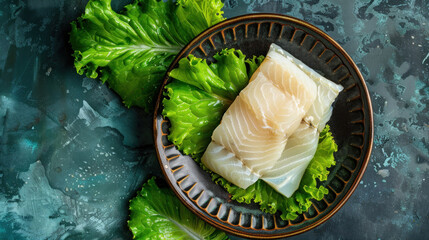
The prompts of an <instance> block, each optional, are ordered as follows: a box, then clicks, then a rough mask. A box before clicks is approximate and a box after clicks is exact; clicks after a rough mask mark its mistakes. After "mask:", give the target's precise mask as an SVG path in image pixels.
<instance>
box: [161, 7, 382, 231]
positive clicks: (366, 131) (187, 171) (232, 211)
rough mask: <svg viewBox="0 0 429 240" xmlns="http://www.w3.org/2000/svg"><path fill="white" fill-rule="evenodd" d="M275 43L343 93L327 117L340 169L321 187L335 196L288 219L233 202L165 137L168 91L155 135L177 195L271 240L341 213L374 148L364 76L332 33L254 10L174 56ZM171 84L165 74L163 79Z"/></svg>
mask: <svg viewBox="0 0 429 240" xmlns="http://www.w3.org/2000/svg"><path fill="white" fill-rule="evenodd" d="M271 43H276V44H277V45H279V46H281V47H282V48H283V49H285V50H287V51H288V52H290V53H291V54H292V55H294V56H295V57H297V58H298V59H300V60H301V61H303V62H304V63H305V64H307V65H308V66H310V67H312V68H313V69H315V70H317V71H319V72H320V73H321V74H322V75H324V76H325V77H327V78H328V79H330V80H332V81H334V82H336V83H340V84H341V85H343V86H344V90H343V91H342V92H341V93H340V95H339V96H338V99H337V101H336V103H335V105H334V111H333V115H332V117H331V120H330V121H329V123H328V124H329V125H330V126H331V130H332V133H333V136H334V139H335V141H336V143H337V144H338V152H337V153H336V154H335V159H336V162H337V164H336V166H335V167H334V168H333V169H332V171H331V173H330V174H329V177H328V180H327V181H326V182H323V183H322V185H323V186H325V187H327V188H328V189H329V193H328V194H327V195H326V196H325V198H324V199H322V200H321V201H314V202H313V205H312V206H311V207H310V209H309V211H308V212H307V213H305V214H302V215H300V216H299V217H298V218H297V219H296V220H294V221H282V220H281V219H280V217H279V214H278V213H277V214H274V215H270V214H266V213H263V212H262V211H260V210H259V206H258V205H256V204H241V203H237V202H235V201H231V200H230V198H229V196H228V193H227V192H226V191H225V190H224V189H223V188H222V187H220V186H219V185H216V184H215V183H214V182H212V181H211V177H210V175H209V174H208V173H207V172H205V171H204V170H202V169H201V168H200V167H199V166H198V164H196V163H195V162H194V160H193V159H192V158H191V157H189V156H186V155H182V153H181V152H179V151H178V150H177V148H176V147H175V146H174V145H173V144H172V143H171V142H169V141H168V140H167V135H168V128H169V122H168V119H164V118H163V117H162V115H161V112H162V109H163V106H162V98H163V95H162V91H161V93H160V94H159V97H158V101H157V104H156V109H155V115H154V136H155V144H156V149H157V154H158V159H159V163H160V165H161V167H162V169H163V172H164V175H165V177H166V179H167V181H168V183H169V184H170V186H171V188H172V189H173V190H174V192H175V194H176V195H177V196H178V197H179V199H180V200H181V201H182V202H183V203H184V204H185V205H186V206H187V207H188V208H189V209H190V210H192V212H194V213H195V214H197V215H198V216H199V217H201V218H202V219H204V220H205V221H207V222H208V223H210V224H212V225H213V226H215V227H217V228H220V229H222V230H224V231H226V232H229V233H231V234H234V235H238V236H242V237H249V238H257V239H272V238H280V237H287V236H291V235H295V234H299V233H302V232H304V231H307V230H309V229H312V228H314V227H316V226H317V225H319V224H321V223H323V222H324V221H326V220H327V219H328V218H330V217H331V216H332V215H333V214H334V213H336V212H337V211H338V210H339V209H340V208H341V207H342V206H343V205H344V203H345V202H346V201H347V199H348V198H349V197H350V195H351V194H352V193H353V191H354V190H355V189H356V187H357V185H358V184H359V181H360V179H361V178H362V175H363V173H364V171H365V169H366V166H367V164H368V161H369V157H370V154H371V149H372V141H373V134H374V133H373V117H372V107H371V100H370V97H369V94H368V90H367V88H366V86H365V81H364V79H363V78H362V75H361V73H360V72H359V70H358V68H357V67H356V65H355V63H354V62H353V61H352V59H351V58H350V57H349V55H348V54H347V53H346V52H345V51H344V50H343V49H342V48H341V47H340V45H339V44H338V43H336V42H335V41H334V40H333V39H332V38H330V37H329V36H328V35H327V34H326V33H324V32H322V31H321V30H320V29H318V28H316V27H314V26H313V25H311V24H309V23H306V22H304V21H302V20H299V19H296V18H292V17H288V16H282V15H275V14H252V15H246V16H241V17H236V18H233V19H229V20H227V21H224V22H222V23H219V24H217V25H215V26H213V27H211V28H210V29H208V30H206V31H205V32H203V33H201V34H200V35H199V36H197V37H196V38H195V39H194V40H193V41H192V42H190V43H189V44H188V45H187V46H186V47H185V48H184V49H183V50H182V51H181V52H180V53H179V54H178V55H177V57H176V59H175V60H174V61H173V63H172V64H171V66H170V68H169V70H168V72H170V71H171V70H172V69H173V68H176V67H177V63H178V61H179V59H181V58H182V57H186V56H187V55H188V54H193V55H195V56H196V57H200V58H205V59H207V60H208V61H212V60H213V58H212V56H213V55H214V54H215V53H217V52H218V51H220V50H221V49H224V48H236V49H240V50H241V51H242V52H243V53H244V54H246V56H252V55H266V53H267V52H268V49H269V46H270V44H271ZM168 81H170V78H169V77H168V76H166V77H165V80H164V83H163V88H164V86H165V84H166V83H167V82H168Z"/></svg>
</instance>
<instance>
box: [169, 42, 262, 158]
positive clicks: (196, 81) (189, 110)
mask: <svg viewBox="0 0 429 240" xmlns="http://www.w3.org/2000/svg"><path fill="white" fill-rule="evenodd" d="M214 59H215V60H216V62H214V63H211V64H207V62H206V61H205V60H202V59H200V58H196V57H195V56H193V55H189V56H188V57H187V58H182V59H181V60H180V61H179V67H178V68H176V69H173V70H172V71H171V73H170V76H171V77H172V78H174V79H175V80H173V81H172V82H171V83H169V84H167V86H166V87H165V88H166V90H167V91H166V93H165V95H166V98H164V100H163V104H164V109H163V112H162V114H163V116H164V117H168V119H169V120H170V123H171V128H170V134H169V135H168V139H169V140H170V141H171V142H173V143H174V144H175V145H176V146H177V147H178V148H179V150H181V151H183V152H184V153H185V154H190V155H192V156H194V157H197V158H198V156H199V155H201V154H202V153H204V151H205V149H206V148H207V145H208V144H209V143H210V137H211V135H212V133H213V131H214V129H215V128H216V127H217V125H219V123H220V120H221V118H222V115H223V113H224V112H225V111H226V109H228V107H229V105H231V103H232V102H233V101H234V99H235V97H236V96H237V95H238V93H239V92H240V91H241V89H243V88H244V87H245V86H246V85H247V83H248V82H249V78H250V77H251V76H252V74H253V72H254V71H255V70H256V68H257V67H255V66H259V64H261V62H262V60H263V56H260V57H253V58H252V59H246V58H245V56H244V54H243V53H242V52H241V51H240V50H234V49H224V50H222V51H221V52H220V53H218V54H216V55H215V56H214Z"/></svg>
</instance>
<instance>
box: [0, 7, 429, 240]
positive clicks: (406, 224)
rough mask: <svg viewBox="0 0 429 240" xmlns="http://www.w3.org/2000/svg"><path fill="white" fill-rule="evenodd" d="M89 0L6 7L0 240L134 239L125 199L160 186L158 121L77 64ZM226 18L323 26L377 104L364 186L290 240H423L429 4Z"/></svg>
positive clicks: (1, 12)
mask: <svg viewBox="0 0 429 240" xmlns="http://www.w3.org/2000/svg"><path fill="white" fill-rule="evenodd" d="M86 2H87V1H85V0H84V1H81V0H79V1H77V0H69V1H66V0H12V1H10V0H0V133H1V138H0V239H130V238H131V235H130V233H129V232H128V230H127V226H126V220H127V215H128V211H127V208H128V200H129V199H130V198H132V197H133V196H134V195H135V192H136V191H137V190H138V189H139V188H140V186H141V184H142V183H143V182H144V181H145V180H146V179H147V178H148V177H149V176H150V175H154V174H155V175H160V170H159V166H158V162H157V159H156V157H155V155H154V149H153V142H152V121H151V116H148V115H145V114H144V112H143V110H141V109H137V108H131V109H127V108H126V107H124V106H123V105H122V103H121V100H120V98H119V97H118V96H117V95H116V94H115V93H114V92H112V91H111V90H110V89H109V88H108V87H107V86H106V85H103V84H101V82H100V81H99V80H94V79H89V78H86V77H83V76H80V75H78V74H76V71H75V69H74V67H73V59H72V57H71V53H72V50H71V48H70V46H69V44H68V32H69V31H70V24H69V23H70V22H71V21H72V20H74V19H76V18H77V17H78V16H80V15H81V14H82V13H83V9H84V7H85V4H86ZM128 2H129V1H119V0H113V3H112V5H113V7H114V9H117V10H120V9H122V6H123V5H124V4H125V3H128ZM224 11H225V16H226V17H227V18H230V17H233V16H238V15H242V14H246V13H256V12H273V13H281V14H286V15H290V16H293V17H297V18H300V19H303V20H305V21H308V22H310V23H312V24H314V25H315V26H317V27H319V28H321V29H322V30H323V31H325V32H326V33H328V34H329V35H330V36H331V37H332V38H334V39H335V40H336V41H337V42H339V43H340V44H341V45H342V46H343V48H344V49H345V50H346V51H347V52H348V53H349V55H350V56H351V57H352V58H353V59H354V61H355V62H356V63H357V65H358V67H359V68H360V70H361V72H362V74H363V76H364V78H365V79H366V81H367V86H368V88H369V91H370V93H371V97H372V101H373V108H374V123H375V138H374V148H373V154H372V157H371V161H370V164H369V166H368V169H367V171H366V173H365V175H364V177H363V180H362V182H361V184H360V185H359V187H358V188H357V190H356V192H355V193H354V194H353V195H352V197H351V198H350V200H349V201H348V202H347V203H346V204H345V206H344V207H343V208H342V209H341V210H340V211H339V212H338V213H337V214H335V215H334V216H333V217H332V218H331V219H330V220H328V221H327V222H326V223H324V224H322V225H321V226H319V227H317V228H316V229H313V230H311V231H309V232H307V233H304V234H301V235H299V236H296V237H293V238H292V239H425V238H427V235H428V234H429V227H428V226H429V208H428V207H427V203H428V202H429V186H428V182H429V171H428V170H429V113H428V109H429V106H428V104H429V84H428V81H429V80H428V79H429V2H428V1H425V0H414V1H411V0H410V1H382V0H371V1H358V0H354V1H326V0H308V1H269V0H226V1H225V8H224Z"/></svg>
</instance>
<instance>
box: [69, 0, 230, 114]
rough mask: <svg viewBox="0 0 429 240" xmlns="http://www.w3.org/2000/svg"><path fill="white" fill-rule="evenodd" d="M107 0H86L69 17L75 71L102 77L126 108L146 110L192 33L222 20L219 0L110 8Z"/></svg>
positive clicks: (139, 0)
mask: <svg viewBox="0 0 429 240" xmlns="http://www.w3.org/2000/svg"><path fill="white" fill-rule="evenodd" d="M110 2H111V0H90V1H89V2H88V4H87V5H86V8H85V14H84V15H82V16H81V17H79V18H78V19H77V21H75V22H72V23H71V25H72V30H71V32H70V43H71V45H72V48H73V50H74V54H73V56H74V57H75V63H74V64H75V67H76V70H77V72H78V73H79V74H84V73H85V74H86V76H88V77H91V78H97V77H98V76H99V75H100V79H101V80H102V81H103V82H106V81H107V82H108V83H109V87H111V88H112V89H113V90H114V91H115V92H117V93H118V94H119V95H120V96H121V97H122V99H123V101H124V104H125V105H126V106H128V107H130V106H139V107H142V108H144V109H145V110H146V111H147V112H150V111H151V110H152V109H153V100H154V98H155V94H157V93H158V88H159V86H160V84H161V81H162V77H163V76H164V74H165V72H166V70H167V68H168V66H169V65H170V63H171V62H172V61H173V59H174V57H175V55H176V54H177V53H178V52H179V51H180V50H181V49H182V47H183V46H184V45H186V44H187V43H188V42H189V41H190V40H192V38H194V37H195V36H196V35H198V34H199V33H201V32H202V31H204V30H205V29H207V28H208V27H210V26H212V25H214V24H216V23H218V22H220V21H222V20H224V18H223V16H222V14H223V12H222V10H221V9H222V7H223V3H222V2H221V0H179V1H177V2H173V1H171V0H168V1H167V2H165V1H162V0H161V1H159V0H136V1H135V2H134V3H132V4H129V5H127V6H125V9H124V10H123V11H122V12H121V13H116V12H115V11H113V10H112V8H111V6H110Z"/></svg>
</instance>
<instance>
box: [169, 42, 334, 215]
mask: <svg viewBox="0 0 429 240" xmlns="http://www.w3.org/2000/svg"><path fill="white" fill-rule="evenodd" d="M214 58H215V59H216V60H217V62H215V63H212V64H210V65H208V64H207V63H206V61H204V60H202V59H198V58H196V57H194V56H189V57H187V58H183V59H181V60H180V61H179V67H178V68H176V69H174V70H173V71H172V72H171V74H170V76H171V77H173V78H175V79H176V80H173V81H172V82H171V83H170V84H168V85H167V86H166V89H167V91H166V94H165V95H166V98H165V99H164V100H163V104H164V109H163V112H162V114H163V116H164V117H168V118H169V120H170V123H171V128H170V134H169V136H168V137H169V140H170V141H172V142H173V143H174V144H175V145H176V146H177V147H178V148H179V150H181V151H182V152H183V153H185V154H190V155H192V156H193V158H194V159H195V160H196V161H197V162H199V161H200V157H201V155H202V154H203V153H204V151H205V149H206V148H207V146H208V144H209V143H210V141H211V135H212V133H213V130H214V129H215V128H216V127H217V126H218V125H219V123H220V120H221V118H222V116H223V114H224V112H225V111H226V109H227V108H228V106H229V105H230V103H231V102H232V101H233V100H234V98H235V97H236V96H237V95H238V93H239V91H241V89H242V88H244V86H246V85H247V83H248V80H249V78H250V77H251V75H252V74H253V72H254V71H255V70H256V69H257V67H258V66H259V65H260V63H261V62H262V60H263V57H262V56H261V57H259V58H256V57H253V58H252V59H247V60H244V59H245V56H244V55H243V54H242V53H241V52H240V51H239V50H236V51H235V50H231V49H228V50H223V51H222V52H220V53H219V54H217V55H215V56H214ZM246 73H247V74H246ZM177 80H179V81H177ZM224 91H227V92H224ZM336 151H337V145H336V144H335V142H334V139H333V137H332V134H331V132H330V131H329V126H326V127H325V129H324V130H323V131H322V132H321V134H320V136H319V144H318V147H317V151H316V153H315V155H314V158H313V159H312V161H311V162H310V164H309V165H308V167H307V169H306V171H305V173H304V176H303V178H302V180H301V182H300V186H299V188H298V190H297V191H296V192H295V193H294V194H293V195H292V196H291V197H290V198H286V197H285V196H283V195H281V194H280V193H278V192H277V191H276V190H274V189H273V188H272V187H270V186H269V185H268V184H266V183H265V182H264V181H262V180H258V181H257V182H256V183H254V184H253V185H251V186H249V187H248V188H247V189H242V188H239V187H237V186H235V185H233V184H231V183H230V182H228V181H227V180H225V179H224V178H222V177H221V176H219V175H218V174H216V173H212V179H213V180H214V181H215V182H216V183H218V184H219V185H221V186H223V187H224V188H225V189H226V190H227V191H228V192H229V193H230V194H231V199H233V200H236V201H238V202H244V203H251V202H255V203H258V204H260V207H261V210H263V211H264V212H267V213H275V212H277V211H281V212H282V214H281V218H282V219H283V220H294V219H295V218H296V217H297V216H298V214H301V213H303V212H306V211H307V210H308V208H309V207H310V206H311V200H312V199H315V200H321V199H322V198H323V196H324V195H325V194H327V193H328V190H327V189H326V188H325V187H323V186H318V181H325V180H326V179H327V176H328V174H329V171H328V170H327V169H328V168H329V167H331V166H332V165H335V160H334V156H333V153H334V152H336ZM201 165H202V164H201ZM202 167H203V169H204V170H207V171H209V170H208V169H206V168H205V167H204V166H203V165H202Z"/></svg>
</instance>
